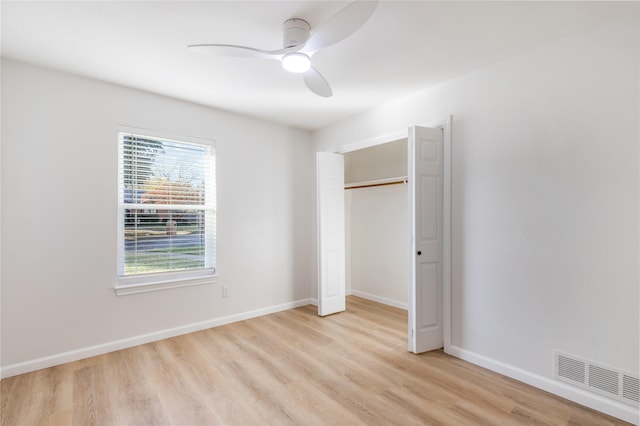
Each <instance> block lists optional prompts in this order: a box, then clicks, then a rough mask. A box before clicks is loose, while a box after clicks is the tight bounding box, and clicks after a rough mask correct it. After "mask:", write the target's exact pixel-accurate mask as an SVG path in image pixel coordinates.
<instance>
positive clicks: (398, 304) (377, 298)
mask: <svg viewBox="0 0 640 426" xmlns="http://www.w3.org/2000/svg"><path fill="white" fill-rule="evenodd" d="M351 294H352V295H354V296H358V297H362V298H363V299H367V300H372V301H374V302H378V303H382V304H383V305H389V306H393V307H394V308H400V309H404V310H405V311H406V310H407V309H409V306H408V304H407V303H402V302H398V301H397V300H393V299H389V298H387V297H382V296H376V295H375V294H371V293H366V292H364V291H359V290H353V289H351Z"/></svg>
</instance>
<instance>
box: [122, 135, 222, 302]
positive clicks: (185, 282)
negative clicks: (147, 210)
mask: <svg viewBox="0 0 640 426" xmlns="http://www.w3.org/2000/svg"><path fill="white" fill-rule="evenodd" d="M126 134H129V135H135V136H139V137H143V138H149V139H159V140H166V141H171V142H176V143H185V144H196V145H205V146H208V147H209V148H210V149H211V164H210V165H209V167H211V170H209V172H210V173H211V176H210V184H211V185H212V186H213V187H212V188H207V200H208V202H207V205H206V206H205V208H204V210H203V211H204V213H205V214H204V215H205V217H206V216H207V212H210V213H211V214H212V215H213V223H212V224H211V225H210V226H213V227H214V229H213V238H214V241H213V243H212V245H213V247H212V250H213V253H211V252H205V253H206V254H205V256H210V255H212V256H213V258H214V259H215V260H217V232H216V227H217V196H216V192H217V191H216V159H217V156H216V144H215V141H214V140H212V139H204V138H199V137H193V136H183V135H173V134H168V133H166V132H159V131H155V130H149V129H141V128H136V127H130V126H118V127H117V157H118V169H117V170H118V171H117V185H116V188H117V192H118V194H117V197H118V198H117V229H118V230H117V233H118V234H117V244H118V245H117V250H116V255H117V256H116V285H115V286H114V290H115V293H116V294H117V295H118V296H121V295H128V294H138V293H146V292H151V291H159V290H166V289H173V288H179V287H186V286H197V285H204V284H214V283H215V282H216V278H217V276H218V275H217V262H214V264H213V266H212V267H210V268H199V269H187V270H182V271H170V272H154V273H143V274H136V275H129V276H125V275H121V273H122V271H123V268H124V265H123V264H121V259H124V241H125V238H124V235H125V220H124V210H125V209H126V208H127V207H126V206H125V203H124V202H122V196H123V195H122V192H123V191H124V187H122V188H121V186H120V184H121V181H122V175H121V173H122V170H123V169H124V158H123V155H122V151H121V146H122V143H123V137H124V135H126ZM209 201H210V202H211V204H209ZM129 208H130V207H129ZM205 250H206V248H205ZM123 261H124V260H122V262H123Z"/></svg>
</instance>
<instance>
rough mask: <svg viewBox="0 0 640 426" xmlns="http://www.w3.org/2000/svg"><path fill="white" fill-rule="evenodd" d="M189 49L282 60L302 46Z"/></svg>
mask: <svg viewBox="0 0 640 426" xmlns="http://www.w3.org/2000/svg"><path fill="white" fill-rule="evenodd" d="M187 47H188V48H189V50H191V51H192V52H197V53H208V54H212V55H217V56H233V57H238V58H262V59H276V60H280V58H281V57H282V55H284V54H285V53H289V52H295V51H296V50H300V47H301V46H293V47H288V48H286V49H278V50H261V49H256V48H253V47H248V46H238V45H235V44H190V45H188V46H187Z"/></svg>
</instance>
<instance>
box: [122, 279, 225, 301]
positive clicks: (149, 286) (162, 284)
mask: <svg viewBox="0 0 640 426" xmlns="http://www.w3.org/2000/svg"><path fill="white" fill-rule="evenodd" d="M217 278H218V275H204V276H198V277H187V278H173V279H169V280H158V281H152V282H145V283H138V284H128V285H127V284H123V283H124V282H127V279H126V278H124V279H123V278H121V279H120V280H119V282H118V285H116V286H115V287H114V288H113V290H114V291H115V292H116V295H118V296H127V295H129V294H139V293H149V292H152V291H161V290H170V289H172V288H180V287H192V286H196V285H207V284H215V283H216V279H217Z"/></svg>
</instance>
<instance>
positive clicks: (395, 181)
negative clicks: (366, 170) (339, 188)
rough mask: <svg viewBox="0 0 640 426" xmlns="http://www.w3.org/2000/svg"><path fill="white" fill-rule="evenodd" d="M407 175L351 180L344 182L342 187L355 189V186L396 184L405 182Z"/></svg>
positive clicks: (367, 186) (366, 186)
mask: <svg viewBox="0 0 640 426" xmlns="http://www.w3.org/2000/svg"><path fill="white" fill-rule="evenodd" d="M407 181H408V177H407V176H399V177H393V178H387V179H376V180H368V181H365V182H352V183H345V184H344V189H357V188H369V187H372V186H385V185H398V184H401V183H407Z"/></svg>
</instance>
